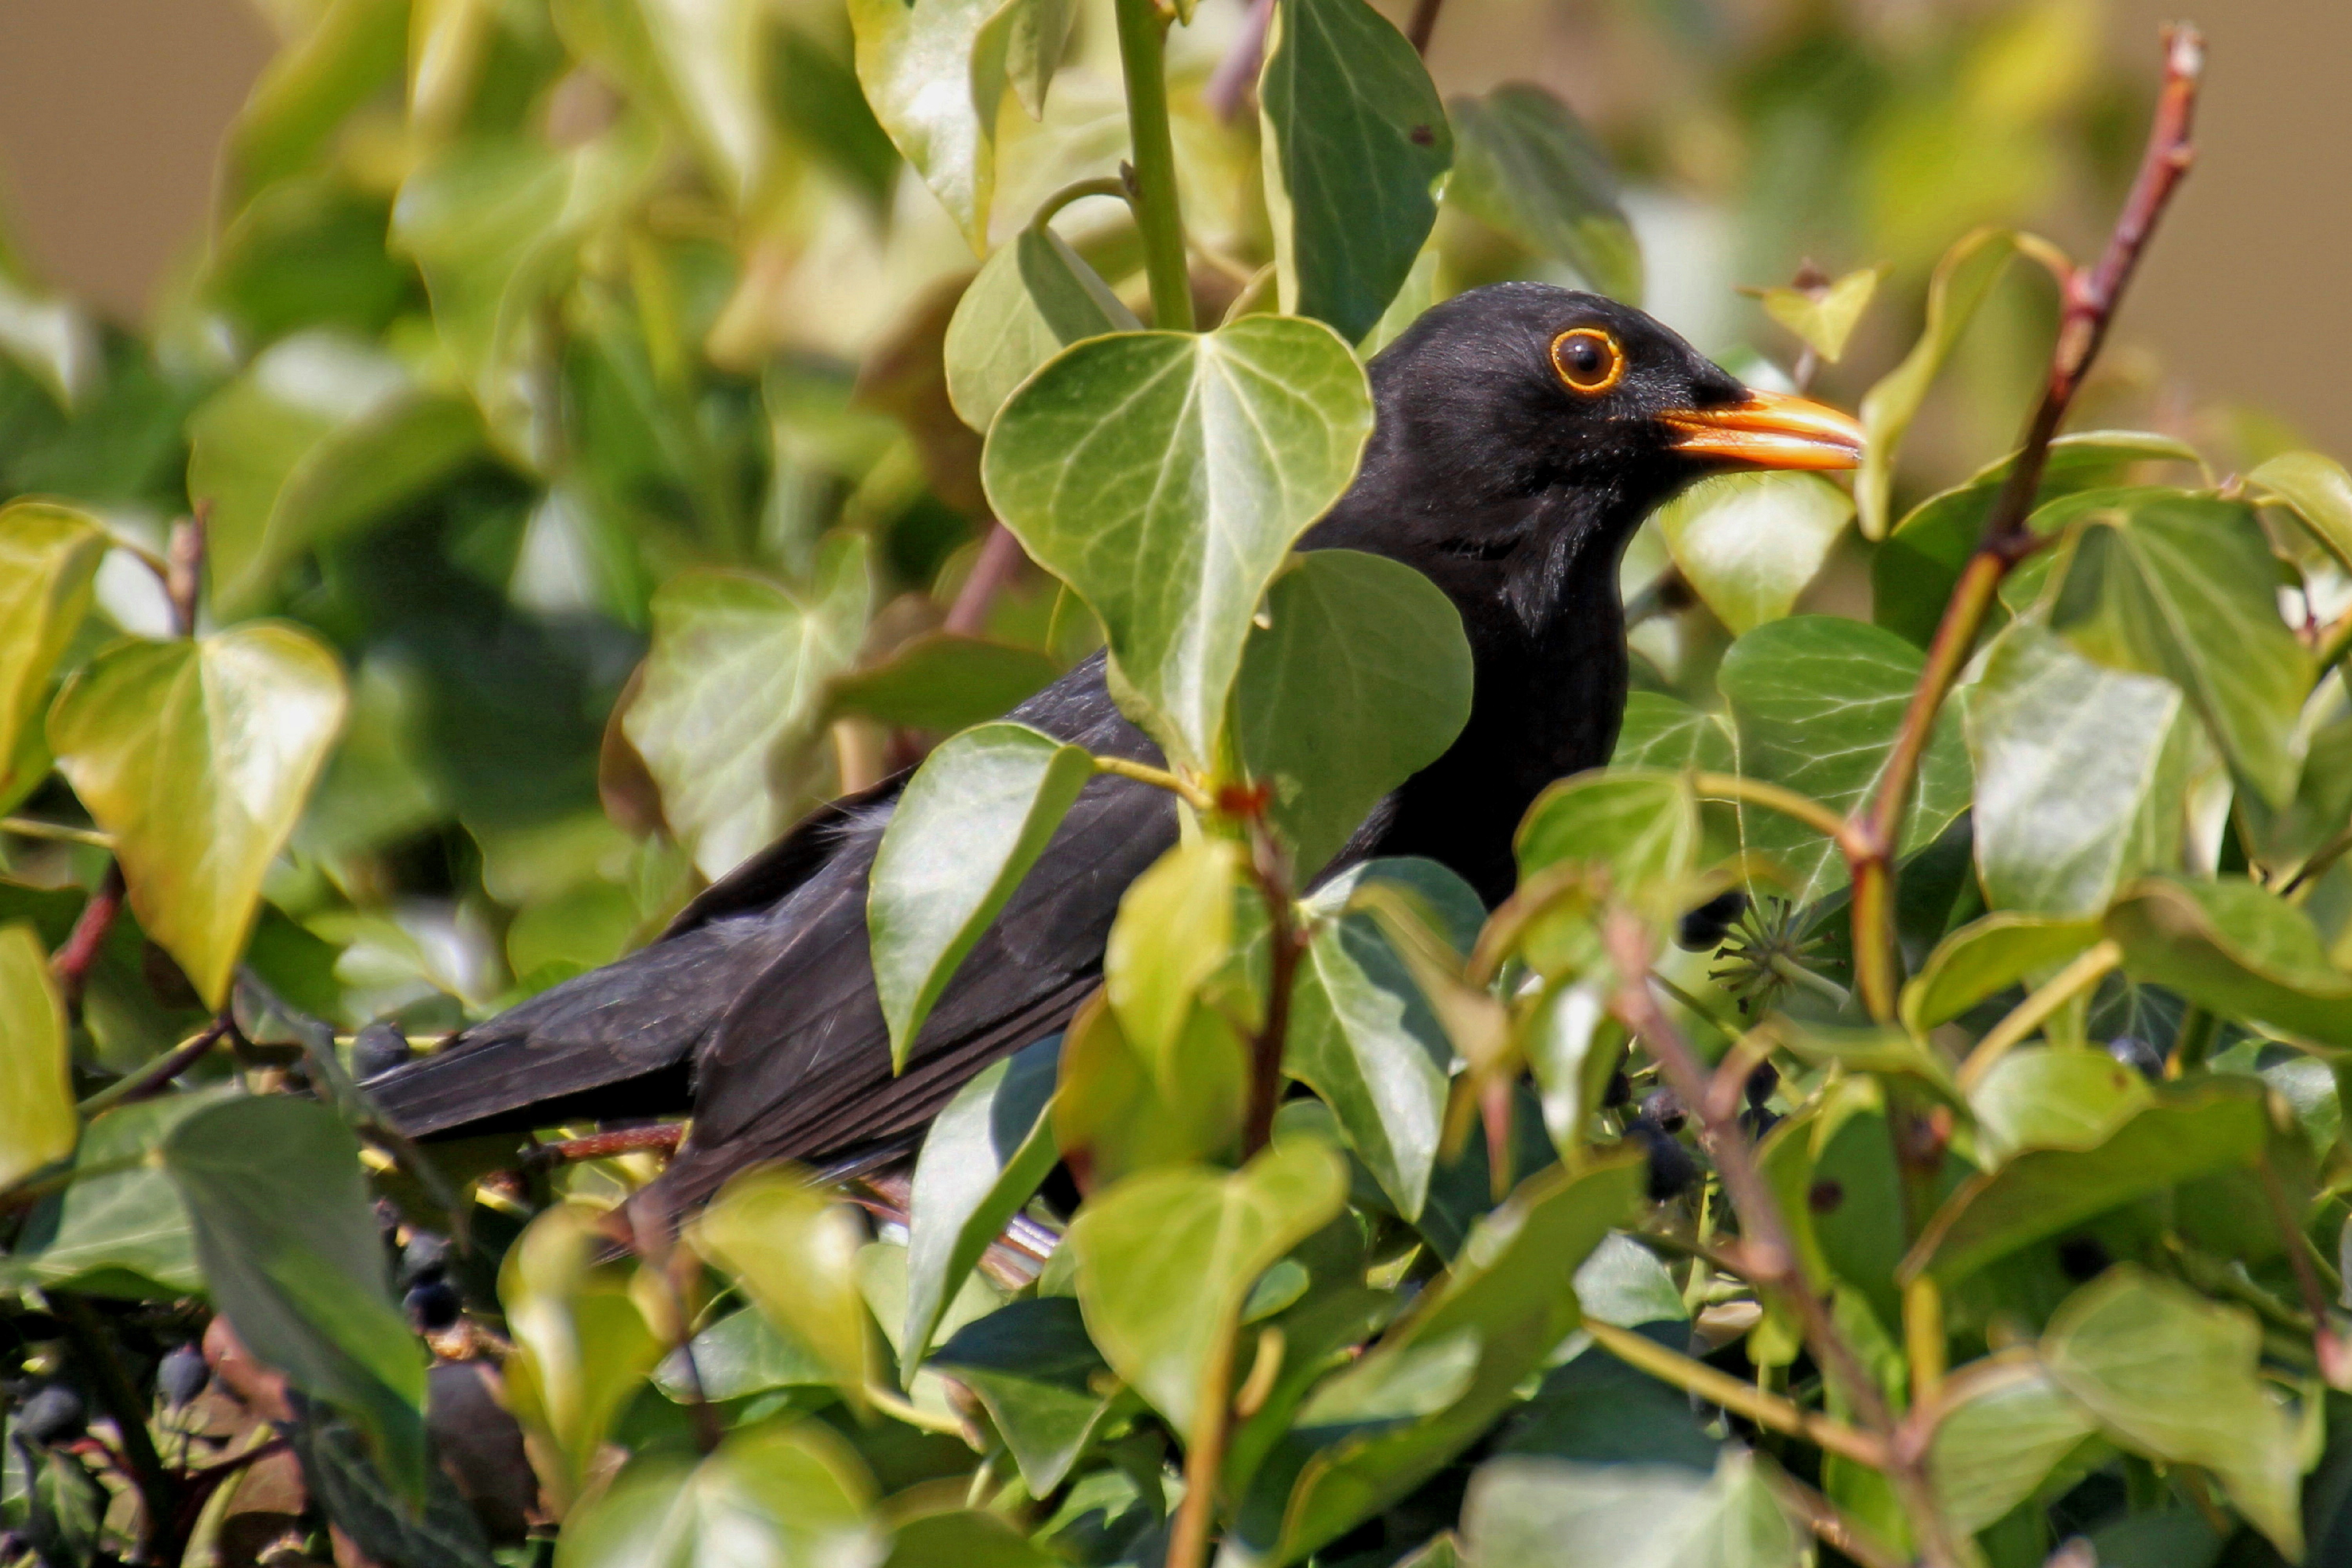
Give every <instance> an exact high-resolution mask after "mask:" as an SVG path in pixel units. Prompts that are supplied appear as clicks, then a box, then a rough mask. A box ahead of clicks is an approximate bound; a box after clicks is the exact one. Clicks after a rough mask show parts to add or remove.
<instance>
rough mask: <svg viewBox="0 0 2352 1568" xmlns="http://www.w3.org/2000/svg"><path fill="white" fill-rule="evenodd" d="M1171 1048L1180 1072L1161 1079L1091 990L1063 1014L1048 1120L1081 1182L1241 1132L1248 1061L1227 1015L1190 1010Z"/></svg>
mask: <svg viewBox="0 0 2352 1568" xmlns="http://www.w3.org/2000/svg"><path fill="white" fill-rule="evenodd" d="M1175 1054H1176V1056H1177V1057H1178V1058H1179V1059H1181V1062H1182V1065H1183V1071H1181V1072H1177V1073H1175V1074H1173V1075H1172V1076H1171V1078H1169V1079H1167V1080H1164V1081H1163V1079H1162V1078H1161V1076H1160V1072H1159V1071H1158V1069H1159V1067H1160V1062H1159V1061H1157V1060H1154V1059H1151V1058H1147V1057H1146V1056H1145V1055H1144V1054H1143V1053H1142V1052H1141V1051H1138V1050H1137V1049H1136V1047H1135V1046H1134V1045H1133V1044H1131V1043H1130V1042H1129V1040H1128V1038H1127V1035H1126V1033H1125V1031H1124V1030H1121V1029H1120V1028H1119V1024H1118V1015H1117V1014H1115V1013H1113V1012H1112V1011H1111V1009H1110V1008H1109V1006H1108V1004H1107V1003H1106V1002H1105V1001H1104V999H1103V995H1102V993H1101V992H1099V991H1097V992H1096V993H1095V996H1094V998H1092V999H1091V1000H1090V1001H1088V1002H1087V1004H1086V1005H1085V1006H1083V1007H1081V1008H1080V1009H1078V1011H1077V1014H1076V1017H1074V1018H1072V1019H1070V1027H1069V1030H1068V1031H1067V1032H1066V1034H1065V1035H1064V1036H1063V1040H1062V1069H1061V1082H1060V1085H1059V1087H1058V1088H1057V1090H1056V1091H1055V1095H1054V1101H1053V1107H1052V1117H1053V1123H1054V1143H1055V1147H1057V1148H1059V1149H1060V1150H1061V1151H1062V1157H1063V1159H1065V1160H1066V1161H1067V1162H1068V1163H1069V1166H1070V1169H1071V1172H1072V1173H1073V1174H1074V1175H1075V1176H1076V1177H1077V1181H1078V1185H1079V1186H1081V1187H1082V1188H1086V1189H1087V1190H1093V1189H1094V1188H1095V1187H1097V1186H1103V1185H1105V1184H1107V1183H1110V1182H1115V1181H1118V1180H1119V1179H1120V1178H1121V1177H1123V1176H1127V1175H1129V1173H1131V1172H1135V1171H1139V1170H1148V1169H1150V1168H1152V1167H1153V1166H1164V1165H1171V1164H1182V1163H1186V1162H1192V1161H1199V1160H1204V1159H1212V1158H1215V1157H1217V1156H1218V1155H1222V1154H1223V1153H1225V1152H1226V1151H1227V1150H1229V1149H1231V1148H1232V1147H1233V1145H1234V1143H1235V1142H1236V1141H1237V1140H1238V1139H1239V1138H1240V1136H1241V1130H1242V1108H1243V1102H1244V1099H1245V1098H1246V1096H1247V1093H1248V1066H1247V1063H1246V1061H1245V1060H1244V1046H1243V1042H1242V1038H1241V1036H1240V1035H1239V1034H1238V1033H1236V1032H1235V1030H1234V1024H1233V1021H1232V1020H1231V1019H1228V1018H1227V1017H1226V1016H1225V1015H1224V1014H1223V1012H1221V1011H1219V1010H1218V1009H1214V1008H1208V1007H1200V1006H1195V1007H1194V1008H1193V1009H1192V1011H1191V1012H1190V1013H1188V1014H1187V1015H1186V1016H1185V1018H1184V1019H1183V1026H1182V1033H1181V1035H1180V1036H1179V1037H1178V1040H1177V1044H1176V1051H1175Z"/></svg>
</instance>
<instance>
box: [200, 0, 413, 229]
mask: <svg viewBox="0 0 2352 1568" xmlns="http://www.w3.org/2000/svg"><path fill="white" fill-rule="evenodd" d="M313 9H315V10H316V12H317V20H316V22H315V23H314V24H313V25H312V26H310V27H309V28H308V29H307V30H306V31H305V32H303V33H302V34H301V36H300V37H299V38H298V39H297V40H296V41H295V42H294V43H293V45H292V46H291V47H289V48H287V49H285V50H284V51H283V52H281V53H280V54H279V55H278V57H277V58H275V59H273V60H271V61H270V62H269V67H268V69H267V70H265V71H264V72H263V73H262V75H261V79H260V80H259V81H258V82H257V83H255V84H254V89H253V92H252V95H251V96H250V97H248V98H247V99H246V101H245V107H244V109H243V110H240V111H239V112H238V114H237V117H236V124H235V125H233V126H232V127H231V128H230V130H229V133H228V148H227V151H226V153H225V155H224V156H223V158H222V160H221V168H222V178H221V185H222V192H221V195H222V199H223V203H224V206H223V210H224V211H230V212H234V211H236V209H237V208H238V207H239V206H241V205H243V204H245V202H247V200H249V199H251V197H252V196H253V194H254V193H256V192H257V191H259V190H261V189H262V188H263V187H265V186H267V185H268V184H270V183H273V182H275V181H278V180H282V179H284V178H285V177H287V176H288V175H289V174H293V173H297V172H300V170H301V169H302V168H303V167H304V165H306V164H308V163H309V162H310V161H311V160H312V159H313V158H314V157H316V156H317V155H318V154H319V152H320V149H321V148H323V147H324V146H325V144H326V142H327V141H328V140H329V138H331V136H332V135H333V134H334V133H335V131H337V130H339V129H340V128H341V126H342V124H343V121H344V119H345V117H346V116H348V115H349V114H350V113H351V111H352V110H353V109H355V108H357V107H358V106H359V105H360V104H361V103H362V102H363V101H364V100H365V99H368V98H370V97H372V96H373V95H374V94H375V93H376V92H377V91H379V90H380V89H383V88H386V87H389V86H392V85H394V84H395V83H397V82H399V81H400V80H401V78H402V76H403V74H404V72H403V67H404V66H405V65H406V63H407V59H408V6H407V5H404V4H403V3H402V0H332V3H331V4H328V5H319V6H316V7H314V8H313Z"/></svg>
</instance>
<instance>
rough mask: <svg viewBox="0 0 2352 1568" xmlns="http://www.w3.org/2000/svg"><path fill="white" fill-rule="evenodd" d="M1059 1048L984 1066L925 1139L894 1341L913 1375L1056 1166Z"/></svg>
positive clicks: (1053, 1041)
mask: <svg viewBox="0 0 2352 1568" xmlns="http://www.w3.org/2000/svg"><path fill="white" fill-rule="evenodd" d="M1060 1045H1061V1041H1060V1040H1059V1038H1058V1037H1048V1038H1047V1039H1045V1040H1040V1041H1039V1042H1038V1043H1037V1044H1035V1045H1032V1046H1030V1047H1028V1048H1027V1049H1025V1050H1024V1051H1020V1052H1018V1053H1016V1054H1015V1055H1013V1056H1010V1057H1007V1058H1006V1059H1005V1060H1003V1061H998V1062H995V1063H992V1065H990V1066H989V1067H987V1068H985V1069H983V1070H982V1071H981V1073H980V1074H979V1076H977V1077H975V1078H974V1079H972V1080H971V1082H969V1083H967V1084H965V1085H964V1086H963V1087H962V1088H961V1089H960V1090H958V1091H957V1092H956V1097H955V1098H954V1099H953V1100H950V1101H949V1102H948V1106H947V1109H946V1110H944V1111H941V1112H940V1113H939V1115H938V1117H937V1118H936V1119H935V1120H933V1122H932V1123H931V1130H930V1132H929V1134H926V1135H925V1137H924V1139H923V1152H922V1154H921V1155H919V1156H918V1157H917V1159H916V1161H915V1180H914V1188H913V1195H912V1197H911V1198H910V1199H909V1206H910V1207H909V1214H910V1218H908V1223H907V1327H906V1331H905V1333H904V1335H903V1336H902V1337H901V1339H900V1340H899V1344H898V1364H899V1365H900V1367H901V1368H902V1369H903V1370H904V1371H905V1372H906V1375H908V1377H910V1378H911V1377H912V1376H913V1375H914V1369H915V1368H917V1367H919V1366H920V1365H921V1364H922V1362H923V1356H924V1354H925V1353H926V1352H927V1351H929V1349H930V1344H931V1335H932V1334H933V1333H934V1332H936V1331H937V1330H938V1328H939V1326H940V1316H941V1314H942V1313H944V1312H946V1311H947V1307H948V1303H949V1302H950V1301H952V1300H953V1299H954V1298H955V1293H956V1291H958V1290H959V1289H960V1288H961V1286H962V1284H963V1281H964V1280H965V1278H966V1277H967V1276H969V1275H970V1274H971V1270H972V1268H973V1266H974V1265H975V1264H977V1263H978V1262H979V1261H980V1255H981V1254H982V1252H983V1251H985V1250H986V1249H987V1248H988V1245H989V1243H990V1242H992V1241H993V1240H995V1239H996V1238H997V1236H998V1235H999V1234H1000V1233H1001V1232H1002V1231H1003V1229H1004V1227H1005V1225H1006V1223H1007V1222H1008V1221H1010V1220H1011V1219H1012V1218H1013V1215H1014V1214H1016V1213H1018V1212H1019V1210H1020V1208H1021V1206H1022V1205H1023V1204H1024V1203H1026V1202H1028V1201H1029V1195H1030V1194H1032V1193H1034V1192H1035V1191H1036V1190H1037V1184H1038V1183H1040V1182H1042V1181H1044V1180H1045V1176H1046V1173H1047V1172H1049V1171H1051V1170H1052V1169H1053V1168H1054V1162H1055V1159H1056V1158H1057V1157H1058V1155H1059V1151H1058V1150H1056V1149H1055V1147H1054V1137H1053V1128H1052V1126H1051V1124H1049V1123H1048V1122H1047V1120H1046V1118H1045V1107H1046V1104H1047V1103H1048V1102H1049V1101H1051V1100H1052V1098H1053V1095H1054V1083H1055V1072H1056V1070H1057V1066H1058V1062H1059V1058H1060V1054H1061V1053H1060Z"/></svg>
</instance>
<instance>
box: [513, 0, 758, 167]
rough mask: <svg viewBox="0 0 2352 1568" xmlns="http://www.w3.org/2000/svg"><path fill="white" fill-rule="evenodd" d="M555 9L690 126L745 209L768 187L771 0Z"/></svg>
mask: <svg viewBox="0 0 2352 1568" xmlns="http://www.w3.org/2000/svg"><path fill="white" fill-rule="evenodd" d="M549 15H550V17H551V20H552V21H553V22H554V24H555V27H556V31H557V32H558V34H559V35H560V36H561V37H562V39H563V41H564V43H565V44H566V45H567V46H569V47H570V48H571V49H572V52H573V53H574V54H576V55H579V56H581V57H584V58H586V59H588V60H590V61H593V63H594V65H595V67H596V68H597V69H598V70H599V71H600V72H602V73H603V74H604V76H605V77H606V78H608V79H610V80H612V81H613V82H614V83H616V84H618V85H620V86H621V87H623V88H624V89H626V90H627V91H628V93H629V95H630V96H631V97H633V98H635V99H638V100H639V101H640V102H641V103H643V104H644V105H645V106H646V107H647V108H649V109H651V110H655V111H656V112H657V113H658V114H659V115H660V116H661V117H662V118H663V119H664V120H667V121H668V122H669V123H671V124H673V125H676V126H678V127H680V128H682V129H683V130H684V131H686V135H687V140H688V141H689V142H690V143H691V144H692V146H693V148H694V152H695V154H696V156H697V157H698V159H699V160H700V162H701V163H702V165H703V168H704V169H705V170H706V171H707V172H709V175H710V180H711V183H712V184H713V185H715V186H717V187H718V189H719V191H720V192H721V193H723V194H724V195H725V196H726V197H727V199H728V200H729V201H730V202H731V203H732V204H734V205H735V206H736V207H738V208H739V209H740V208H743V207H746V206H749V205H751V204H752V202H753V200H754V198H756V197H759V196H760V195H761V194H762V191H761V184H762V183H763V182H764V180H765V179H766V177H767V174H768V172H769V169H770V166H771V164H772V162H773V161H774V151H775V150H774V147H773V141H774V134H773V130H772V124H771V121H770V118H769V113H768V107H767V103H766V100H765V96H766V95H765V93H764V91H763V89H762V85H761V66H762V64H763V62H764V61H765V60H766V58H767V56H768V49H769V43H770V40H769V28H770V26H771V25H772V22H771V19H772V15H773V13H772V11H771V9H770V8H769V7H768V6H767V5H765V4H763V3H762V0H717V3H715V4H714V3H712V0H556V3H555V4H554V5H551V6H550V8H549Z"/></svg>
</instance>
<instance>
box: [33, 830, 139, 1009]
mask: <svg viewBox="0 0 2352 1568" xmlns="http://www.w3.org/2000/svg"><path fill="white" fill-rule="evenodd" d="M122 896H123V885H122V862H120V861H111V860H110V861H109V862H106V875H105V876H103V877H101V878H100V880H99V883H98V891H97V892H95V893H93V894H90V895H89V903H87V904H83V905H82V906H81V914H80V915H77V916H76V917H75V918H74V926H73V930H72V932H71V933H70V934H69V935H68V936H67V937H66V945H65V946H62V947H60V948H58V951H57V956H55V957H54V958H52V959H50V960H49V968H50V971H51V972H52V973H53V974H55V975H56V976H57V978H58V995H59V996H60V997H61V998H63V1000H64V1002H65V1005H66V1016H68V1018H78V1017H79V1016H80V1014H81V994H82V990H83V988H85V987H86V986H88V985H89V970H90V966H91V965H93V964H95V963H97V962H98V956H99V954H100V951H101V950H103V949H104V947H105V946H106V938H107V935H108V933H110V932H111V931H112V930H113V929H114V922H115V919H116V918H117V917H118V916H119V915H121V913H122Z"/></svg>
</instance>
